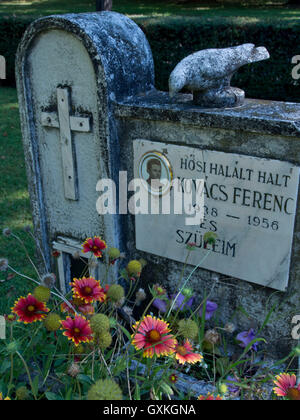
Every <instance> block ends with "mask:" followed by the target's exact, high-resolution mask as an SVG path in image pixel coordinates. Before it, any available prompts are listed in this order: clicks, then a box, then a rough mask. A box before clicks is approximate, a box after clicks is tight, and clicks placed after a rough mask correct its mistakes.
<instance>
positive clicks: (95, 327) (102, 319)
mask: <svg viewBox="0 0 300 420" xmlns="http://www.w3.org/2000/svg"><path fill="white" fill-rule="evenodd" d="M90 325H91V329H92V331H93V332H94V333H95V334H101V333H102V332H106V331H108V330H109V328H110V323H109V318H108V317H107V316H106V315H104V314H96V315H94V316H92V318H91V320H90Z"/></svg>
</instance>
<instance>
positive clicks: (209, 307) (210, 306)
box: [199, 300, 218, 321]
mask: <svg viewBox="0 0 300 420" xmlns="http://www.w3.org/2000/svg"><path fill="white" fill-rule="evenodd" d="M205 309H206V310H205V321H208V320H210V319H211V318H212V316H213V314H214V313H215V312H216V310H217V309H218V305H217V304H216V303H215V302H212V301H211V300H207V301H206V308H205ZM202 311H203V307H202V305H201V307H200V312H199V315H200V317H202Z"/></svg>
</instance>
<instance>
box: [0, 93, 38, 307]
mask: <svg viewBox="0 0 300 420" xmlns="http://www.w3.org/2000/svg"><path fill="white" fill-rule="evenodd" d="M0 168H1V170H0V258H7V259H8V260H9V264H10V265H11V266H13V267H14V268H15V269H16V270H20V271H22V272H23V273H25V274H27V275H34V274H33V272H32V269H31V266H30V265H29V264H28V260H27V259H26V257H25V254H24V251H23V250H22V247H21V246H20V245H18V244H16V241H15V240H14V239H13V238H11V237H4V236H3V235H2V230H3V228H5V227H10V229H11V230H12V231H13V232H14V233H16V234H17V235H19V236H20V237H21V238H22V240H24V243H25V246H26V248H27V250H28V252H29V254H30V255H31V256H33V254H34V247H33V243H32V240H30V238H29V236H28V234H27V233H25V232H24V227H25V226H26V225H31V224H32V217H31V210H30V203H29V196H28V191H27V178H26V173H25V162H24V153H23V145H22V140H21V130H20V123H19V108H18V103H17V94H16V89H13V88H3V87H0ZM7 274H8V273H7V272H1V271H0V297H1V299H0V314H1V313H6V312H7V311H8V310H9V308H10V307H11V306H12V304H13V302H14V300H15V299H16V297H17V294H20V293H21V294H22V293H24V292H26V291H27V292H28V285H29V284H28V283H27V281H26V280H23V279H22V278H19V277H18V276H15V277H14V278H13V279H11V280H6V279H7ZM3 280H4V282H3Z"/></svg>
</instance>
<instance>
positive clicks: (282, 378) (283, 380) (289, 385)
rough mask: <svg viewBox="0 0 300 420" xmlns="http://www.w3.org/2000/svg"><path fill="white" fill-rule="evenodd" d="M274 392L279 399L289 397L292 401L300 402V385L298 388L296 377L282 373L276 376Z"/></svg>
mask: <svg viewBox="0 0 300 420" xmlns="http://www.w3.org/2000/svg"><path fill="white" fill-rule="evenodd" d="M274 385H276V387H275V388H273V391H274V393H275V394H276V395H278V397H287V398H288V399H290V400H294V401H300V385H298V386H297V378H296V375H290V374H289V373H281V374H280V375H278V376H276V380H275V381H274Z"/></svg>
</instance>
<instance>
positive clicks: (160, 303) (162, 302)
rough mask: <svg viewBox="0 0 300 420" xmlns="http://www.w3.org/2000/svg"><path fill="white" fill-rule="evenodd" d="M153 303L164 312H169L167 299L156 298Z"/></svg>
mask: <svg viewBox="0 0 300 420" xmlns="http://www.w3.org/2000/svg"><path fill="white" fill-rule="evenodd" d="M152 305H153V306H155V308H156V309H158V310H159V311H160V312H162V313H163V314H164V313H165V312H167V302H166V301H165V300H162V299H154V301H153V303H152Z"/></svg>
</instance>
